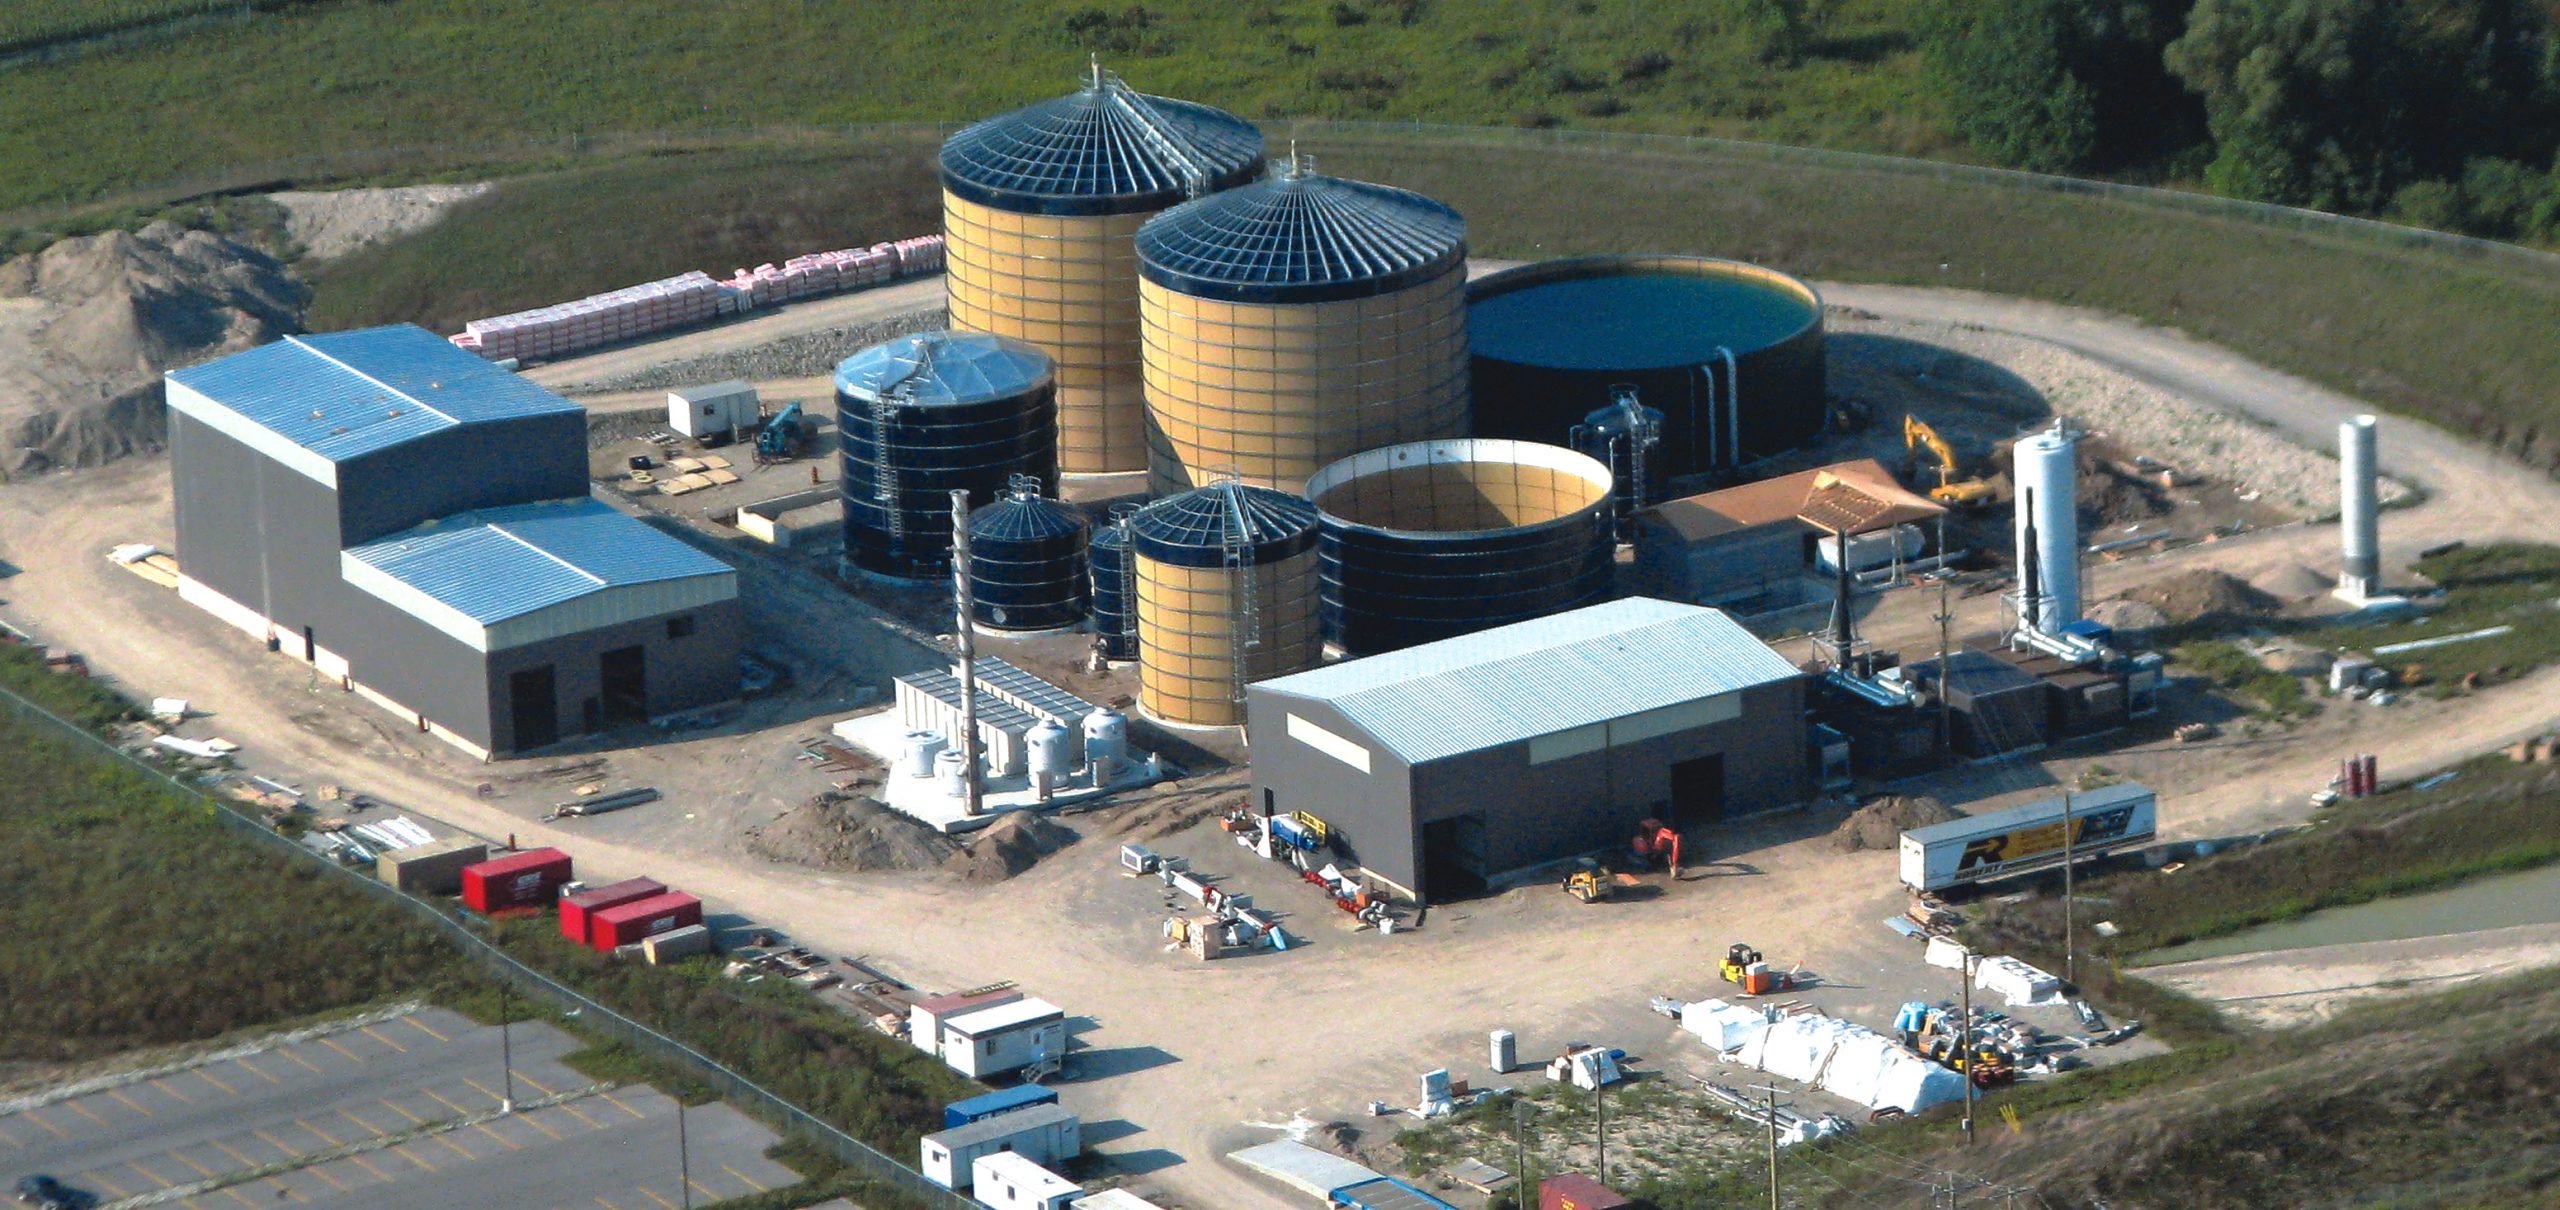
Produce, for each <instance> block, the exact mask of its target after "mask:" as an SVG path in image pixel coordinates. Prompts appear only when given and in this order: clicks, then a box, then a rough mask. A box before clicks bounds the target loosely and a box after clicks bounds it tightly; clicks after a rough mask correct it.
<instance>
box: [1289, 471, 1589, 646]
mask: <svg viewBox="0 0 2560 1210" xmlns="http://www.w3.org/2000/svg"><path fill="white" fill-rule="evenodd" d="M1307 495H1308V497H1309V498H1310V499H1312V500H1313V501H1314V502H1315V505H1316V510H1317V512H1318V513H1319V514H1320V516H1321V518H1322V522H1323V541H1322V544H1321V547H1320V550H1321V554H1320V559H1319V580H1320V583H1321V589H1320V591H1321V594H1322V617H1323V621H1324V631H1325V638H1326V639H1327V641H1329V642H1331V643H1333V644H1334V645H1335V646H1338V647H1340V648H1342V650H1343V651H1344V652H1346V653H1348V654H1351V655H1374V654H1376V653H1378V652H1382V651H1393V650H1395V649H1397V648H1399V647H1411V646H1414V645H1415V644H1418V643H1428V642H1431V641H1432V640H1435V639H1445V638H1451V637H1454V636H1456V635H1462V634H1469V633H1473V632H1475V631H1478V630H1484V629H1488V628H1490V627H1494V626H1502V625H1507V624H1509V623H1512V622H1523V621H1527V620H1529V619H1531V618H1537V617H1544V616H1546V615H1548V614H1551V613H1557V612H1561V611H1563V610H1567V609H1576V608H1580V607H1581V606H1584V605H1589V604H1591V603H1593V602H1595V601H1599V600H1601V599H1602V598H1604V597H1606V596H1608V595H1609V586H1610V573H1611V571H1612V570H1613V568H1614V558H1615V553H1616V544H1615V543H1614V542H1612V541H1611V537H1610V535H1611V532H1612V525H1611V515H1610V514H1611V509H1610V507H1609V501H1610V476H1609V468H1607V467H1605V466H1602V465H1601V464H1600V463H1599V462H1597V461H1595V460H1593V459H1591V458H1588V457H1585V456H1583V455H1581V454H1577V453H1575V452H1573V451H1572V450H1566V449H1558V448H1556V447H1555V446H1551V445H1533V444H1530V443H1527V442H1520V441H1490V440H1484V439H1481V438H1479V439H1476V440H1472V441H1468V440H1456V441H1427V442H1417V443H1415V444H1411V445H1393V446H1388V447H1386V448H1385V449H1376V450H1370V451H1368V452H1366V453H1361V454H1355V455H1353V456H1352V457H1349V458H1345V459H1343V460H1342V461H1340V462H1336V463H1334V464H1333V465H1331V466H1328V467H1326V468H1325V469H1324V470H1322V471H1320V472H1318V473H1317V474H1316V476H1315V477H1314V478H1313V479H1310V480H1308V482H1307Z"/></svg>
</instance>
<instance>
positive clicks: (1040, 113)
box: [941, 65, 1262, 475]
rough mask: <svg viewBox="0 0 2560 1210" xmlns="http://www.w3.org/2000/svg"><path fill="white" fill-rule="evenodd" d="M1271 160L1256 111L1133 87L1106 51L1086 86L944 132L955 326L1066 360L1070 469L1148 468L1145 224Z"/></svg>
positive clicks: (1064, 413) (1061, 367)
mask: <svg viewBox="0 0 2560 1210" xmlns="http://www.w3.org/2000/svg"><path fill="white" fill-rule="evenodd" d="M1261 167H1262V131H1261V130H1259V129H1257V128H1256V127H1255V126H1254V125H1253V124H1252V123H1250V122H1247V121H1244V120H1243V119H1241V118H1238V117H1236V116H1235V115H1233V114H1230V113H1225V112H1221V111H1219V110H1216V109H1211V108H1210V107H1208V106H1206V105H1195V104H1192V103H1191V102H1188V101H1176V100H1173V99H1171V98H1169V97H1154V96H1148V95H1146V94H1143V93H1140V92H1137V91H1134V90H1132V89H1131V88H1129V86H1127V85H1126V84H1123V83H1121V82H1120V80H1119V78H1118V77H1116V76H1113V75H1111V74H1110V73H1108V72H1105V71H1103V70H1102V69H1101V67H1100V66H1099V65H1097V66H1096V67H1095V68H1094V69H1093V72H1092V74H1091V75H1090V76H1088V77H1087V78H1086V80H1085V84H1084V87H1083V88H1080V89H1078V90H1077V91H1075V92H1073V93H1070V94H1068V95H1066V96H1063V97H1058V98H1056V99H1054V100H1049V101H1043V102H1041V103H1039V104H1037V105H1032V106H1029V107H1027V108H1024V109H1018V110H1015V111H1013V112H1012V113H1008V114H1004V115H1002V116H1000V117H995V118H990V119H988V120H987V121H984V122H980V123H977V124H976V125H974V126H970V127H969V128H967V129H965V130H962V131H961V132H960V133H958V134H955V135H953V136H951V138H950V139H949V140H948V141H946V142H945V143H943V145H942V158H941V168H942V231H943V240H944V249H945V255H946V258H947V264H946V268H945V270H944V274H943V281H944V283H945V288H946V290H947V291H948V293H949V299H950V308H951V326H952V327H954V328H958V329H964V330H969V331H977V332H993V333H996V334H998V335H1002V336H1010V337H1015V338H1018V339H1021V340H1025V341H1028V342H1030V343H1031V344H1033V345H1036V346H1038V347H1039V349H1040V350H1041V351H1042V352H1044V353H1046V354H1048V355H1049V357H1050V358H1051V360H1053V361H1055V362H1056V363H1057V367H1058V410H1059V417H1058V461H1059V464H1060V468H1061V469H1062V470H1064V471H1065V472H1066V473H1068V474H1071V475H1072V474H1096V473H1107V472H1114V471H1134V470H1139V469H1142V468H1144V467H1145V466H1146V433H1145V424H1146V402H1145V398H1144V395H1143V394H1142V388H1141V385H1140V382H1139V371H1138V366H1139V352H1138V254H1137V249H1136V247H1135V245H1133V244H1132V243H1131V240H1132V239H1133V238H1134V237H1135V236H1136V235H1137V233H1138V227H1139V225H1140V224H1141V223H1144V222H1145V221H1146V220H1147V219H1148V218H1150V217H1152V216H1154V215H1155V214H1156V213H1158V212H1160V211H1162V210H1164V209H1165V208H1166V207H1169V206H1172V205H1174V204H1176V203H1178V202H1181V201H1183V200H1185V199H1187V198H1194V197H1199V196H1201V195H1202V194H1205V193H1209V192H1213V191H1216V190H1219V189H1226V188H1230V187H1232V186H1235V185H1238V184H1242V183H1243V182H1245V181H1247V180H1250V179H1251V178H1252V177H1253V175H1254V174H1255V173H1256V172H1258V171H1260V170H1261Z"/></svg>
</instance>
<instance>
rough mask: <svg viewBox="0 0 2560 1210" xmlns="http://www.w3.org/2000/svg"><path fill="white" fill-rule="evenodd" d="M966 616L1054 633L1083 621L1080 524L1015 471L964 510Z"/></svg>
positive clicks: (1000, 626)
mask: <svg viewBox="0 0 2560 1210" xmlns="http://www.w3.org/2000/svg"><path fill="white" fill-rule="evenodd" d="M969 580H970V585H971V592H972V594H973V596H972V600H971V602H970V608H971V612H970V615H969V620H970V621H971V622H973V623H975V624H977V625H979V626H982V627H985V628H987V629H990V630H1009V631H1035V630H1060V629H1064V628H1066V627H1069V626H1073V625H1075V624H1076V623H1078V622H1082V621H1083V620H1084V613H1085V603H1086V599H1087V598H1086V583H1085V521H1084V516H1083V515H1082V514H1080V513H1078V512H1076V510H1074V509H1073V508H1070V507H1068V506H1067V505H1065V504H1062V503H1059V502H1058V501H1056V500H1050V499H1045V498H1043V497H1042V496H1041V495H1040V481H1039V480H1037V479H1033V478H1031V477H1030V476H1028V475H1016V476H1014V478H1013V481H1012V482H1011V483H1010V484H1008V485H1006V488H1005V493H1004V495H1003V496H1002V497H1001V498H999V499H998V500H997V501H996V502H995V503H993V504H990V505H988V506H986V507H985V508H982V509H979V510H977V511H975V512H973V513H971V514H969Z"/></svg>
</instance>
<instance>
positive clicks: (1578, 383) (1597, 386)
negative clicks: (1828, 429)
mask: <svg viewBox="0 0 2560 1210" xmlns="http://www.w3.org/2000/svg"><path fill="white" fill-rule="evenodd" d="M1467 342H1468V347H1469V348H1470V349H1471V350H1472V356H1473V362H1472V364H1473V384H1472V385H1473V390H1474V395H1475V435H1476V436H1478V437H1507V438H1510V439H1512V440H1515V441H1550V442H1561V441H1563V440H1565V433H1566V430H1568V429H1570V428H1571V427H1572V426H1573V425H1575V424H1577V423H1580V422H1581V420H1582V418H1583V417H1584V416H1586V415H1588V414H1589V413H1590V412H1591V411H1592V410H1593V409H1595V408H1598V407H1601V406H1603V405H1605V404H1608V403H1609V402H1611V400H1610V390H1611V388H1612V387H1613V386H1615V385H1617V384H1621V383H1624V384H1630V385H1632V386H1634V387H1635V389H1636V391H1637V392H1638V393H1639V394H1640V395H1641V396H1642V398H1643V400H1644V403H1645V405H1646V406H1648V407H1651V408H1653V409H1655V410H1657V411H1659V412H1661V413H1662V417H1663V432H1662V453H1663V460H1664V462H1665V463H1666V465H1665V467H1664V474H1666V475H1686V474H1694V473H1697V472H1700V471H1711V470H1723V469H1727V468H1730V467H1733V466H1736V465H1739V464H1741V463H1747V462H1751V461H1754V460H1757V459H1760V458H1766V457H1768V456H1769V455H1771V454H1776V453H1779V452H1782V451H1785V450H1790V449H1794V448H1796V447H1798V446H1801V445H1805V444H1807V443H1809V442H1812V441H1813V440H1815V439H1816V438H1818V437H1820V436H1821V435H1822V431H1823V424H1824V421H1825V419H1826V418H1827V417H1828V415H1829V408H1830V405H1829V402H1828V400H1827V399H1826V397H1825V394H1824V385H1823V361H1822V296H1821V295H1819V294H1816V293H1815V292H1814V289H1813V287H1811V286H1809V285H1806V284H1805V283H1803V282H1801V281H1798V280H1796V279H1795V278H1792V277H1789V276H1787V275H1786V274H1783V273H1779V272H1777V271H1776V270H1773V269H1763V268H1761V267H1759V266H1758V265H1746V264H1743V263H1741V262H1739V261H1727V260H1709V259H1705V258H1702V257H1688V256H1592V257H1578V258H1574V259H1568V260H1552V261H1541V262H1539V263H1537V264H1533V265H1523V266H1521V267H1519V268H1517V269H1511V270H1506V271H1504V272H1501V273H1496V274H1492V275H1490V276H1487V277H1485V278H1482V279H1480V280H1478V281H1477V282H1475V284H1474V285H1472V286H1470V287H1469V288H1468V290H1467Z"/></svg>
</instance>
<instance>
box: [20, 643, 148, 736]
mask: <svg viewBox="0 0 2560 1210" xmlns="http://www.w3.org/2000/svg"><path fill="white" fill-rule="evenodd" d="M0 689H6V690H9V691H10V692H12V693H15V694H17V695H18V696H20V697H23V698H26V699H27V700H29V701H32V702H34V703H35V704H36V705H38V706H40V707H43V708H44V709H46V710H50V711H52V712H53V713H54V714H56V715H59V716H60V717H62V718H65V719H68V720H70V721H71V722H73V723H75V724H77V725H79V726H82V727H87V728H89V729H90V730H93V731H94V730H98V729H101V728H104V727H108V726H111V725H113V724H115V723H120V722H123V721H125V720H127V719H131V718H136V717H139V716H138V715H137V713H136V712H135V710H134V708H133V703H132V702H129V701H126V700H125V699H124V698H123V696H122V695H120V694H118V693H117V692H116V691H115V690H112V689H109V688H107V687H106V685H105V684H104V683H102V682H99V681H94V680H91V679H89V678H88V677H85V676H71V675H67V674H65V673H60V672H54V671H52V670H50V669H48V668H46V667H45V663H44V656H43V653H41V652H38V651H37V650H35V649H34V648H31V647H21V646H18V645H17V644H14V643H0Z"/></svg>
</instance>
